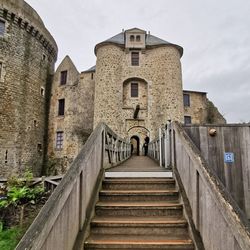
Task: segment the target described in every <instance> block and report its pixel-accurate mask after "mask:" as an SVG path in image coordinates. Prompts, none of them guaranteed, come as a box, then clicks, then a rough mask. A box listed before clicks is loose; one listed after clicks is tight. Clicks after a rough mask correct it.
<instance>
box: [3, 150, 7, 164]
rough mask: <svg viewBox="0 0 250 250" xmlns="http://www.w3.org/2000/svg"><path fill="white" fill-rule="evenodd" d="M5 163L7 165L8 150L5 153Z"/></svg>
mask: <svg viewBox="0 0 250 250" xmlns="http://www.w3.org/2000/svg"><path fill="white" fill-rule="evenodd" d="M4 162H5V163H8V150H6V151H5V161H4Z"/></svg>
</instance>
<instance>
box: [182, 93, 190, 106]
mask: <svg viewBox="0 0 250 250" xmlns="http://www.w3.org/2000/svg"><path fill="white" fill-rule="evenodd" d="M183 102H184V107H190V95H189V94H183Z"/></svg>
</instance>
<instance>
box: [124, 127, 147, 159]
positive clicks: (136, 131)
mask: <svg viewBox="0 0 250 250" xmlns="http://www.w3.org/2000/svg"><path fill="white" fill-rule="evenodd" d="M127 135H128V138H130V139H132V138H136V137H138V138H139V149H138V151H139V152H138V155H142V154H143V152H142V151H143V150H142V146H143V143H144V139H145V137H146V136H148V137H149V138H150V131H149V130H148V129H147V128H146V127H144V126H133V127H131V128H129V129H128V131H127ZM134 153H135V150H134ZM136 153H137V152H136Z"/></svg>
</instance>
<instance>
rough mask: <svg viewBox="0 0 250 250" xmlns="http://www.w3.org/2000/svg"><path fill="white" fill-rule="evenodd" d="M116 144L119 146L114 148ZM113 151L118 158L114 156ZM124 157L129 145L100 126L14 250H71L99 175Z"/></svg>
mask: <svg viewBox="0 0 250 250" xmlns="http://www.w3.org/2000/svg"><path fill="white" fill-rule="evenodd" d="M117 141H119V142H121V143H122V145H123V146H121V147H119V148H117V144H116V142H117ZM106 145H108V149H106ZM121 151H123V153H121ZM117 152H119V154H120V157H115V156H116V154H117ZM124 152H125V153H124ZM128 157H130V144H129V143H128V142H126V141H125V140H122V139H121V138H120V137H118V136H117V135H116V134H115V133H114V132H113V131H112V130H111V129H110V128H109V127H108V126H107V125H105V124H103V123H100V124H99V125H98V126H97V127H96V129H95V130H94V131H93V133H92V134H91V135H90V137H89V138H88V140H87V142H86V143H85V145H84V146H83V148H82V150H81V151H80V153H79V155H78V156H77V157H76V159H75V160H74V162H73V163H72V165H71V167H70V169H69V170H68V172H67V173H66V174H65V176H64V177H63V178H62V180H61V182H60V183H59V185H58V186H57V187H56V189H55V190H54V192H53V194H52V195H51V196H50V198H49V200H48V201H47V202H46V204H45V206H44V207H43V208H42V209H41V211H40V213H39V215H38V216H37V217H36V219H35V220H34V222H33V223H32V225H31V226H30V228H29V229H28V231H27V232H26V234H25V235H24V237H23V238H22V239H21V241H20V242H19V244H18V246H17V248H16V249H17V250H23V249H27V250H28V249H39V250H40V249H53V250H57V249H58V250H59V249H60V250H63V249H65V250H70V249H73V246H74V244H75V240H76V238H77V235H78V233H79V231H81V230H82V229H83V227H84V225H85V224H86V221H87V220H88V216H89V215H88V208H89V206H90V203H91V201H92V200H93V197H94V196H95V195H96V190H95V188H96V186H98V185H97V184H98V183H97V181H98V180H99V179H98V178H99V176H100V174H102V173H103V171H104V169H106V168H109V167H112V166H115V165H117V164H119V163H120V162H122V161H124V160H126V159H127V158H128ZM99 181H100V180H99Z"/></svg>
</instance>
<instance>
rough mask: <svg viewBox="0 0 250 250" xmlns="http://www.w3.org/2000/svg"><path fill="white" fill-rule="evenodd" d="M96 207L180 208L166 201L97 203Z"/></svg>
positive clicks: (176, 204) (175, 203)
mask: <svg viewBox="0 0 250 250" xmlns="http://www.w3.org/2000/svg"><path fill="white" fill-rule="evenodd" d="M96 206H99V207H105V206H110V207H113V206H115V207H159V208H160V207H181V206H182V204H180V203H179V202H168V201H98V202H97V204H96Z"/></svg>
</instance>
